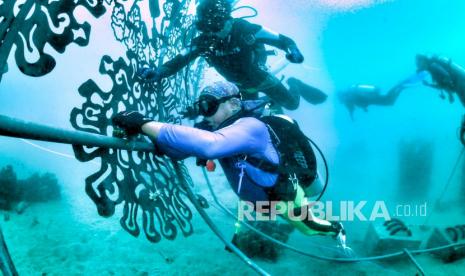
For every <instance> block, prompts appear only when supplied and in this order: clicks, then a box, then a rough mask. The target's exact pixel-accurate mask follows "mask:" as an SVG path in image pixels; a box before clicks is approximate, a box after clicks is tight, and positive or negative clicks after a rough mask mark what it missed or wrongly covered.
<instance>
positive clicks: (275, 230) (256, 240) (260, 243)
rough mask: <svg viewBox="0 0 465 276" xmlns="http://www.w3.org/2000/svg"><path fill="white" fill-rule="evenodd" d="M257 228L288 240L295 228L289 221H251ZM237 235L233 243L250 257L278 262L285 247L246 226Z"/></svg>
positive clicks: (272, 235)
mask: <svg viewBox="0 0 465 276" xmlns="http://www.w3.org/2000/svg"><path fill="white" fill-rule="evenodd" d="M249 224H250V225H251V226H253V227H255V228H256V229H257V230H259V231H261V232H263V233H265V234H267V235H269V236H271V237H273V238H275V239H277V240H279V241H282V242H287V240H288V239H289V235H290V233H291V232H292V231H293V230H294V229H293V227H292V226H290V225H289V224H287V223H279V222H277V221H259V222H258V221H257V222H249ZM242 227H243V228H241V231H240V232H239V233H238V234H236V235H235V238H234V240H233V243H234V244H235V245H236V246H237V247H238V248H239V249H240V250H241V251H242V252H244V254H246V255H247V256H248V257H249V258H260V259H263V260H268V261H271V262H277V261H278V258H279V255H280V254H281V252H282V250H283V248H282V247H281V246H279V245H277V244H275V243H274V242H272V241H270V240H268V239H266V238H264V237H262V236H260V235H259V234H257V233H255V232H254V231H252V230H249V229H248V228H245V226H242Z"/></svg>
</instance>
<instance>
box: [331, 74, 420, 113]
mask: <svg viewBox="0 0 465 276" xmlns="http://www.w3.org/2000/svg"><path fill="white" fill-rule="evenodd" d="M424 77H425V73H424V72H418V73H417V74H415V75H413V76H411V77H409V78H407V79H405V80H403V81H401V82H400V83H398V84H397V85H395V86H394V87H392V88H391V89H390V90H389V91H388V92H387V93H386V94H382V93H381V89H380V88H379V87H377V86H374V85H366V84H356V85H352V86H350V87H349V88H348V89H346V90H343V91H340V92H339V93H338V95H337V96H338V98H339V100H340V101H341V102H342V103H343V104H344V105H345V106H346V107H347V109H348V110H349V113H350V117H351V119H352V120H354V111H355V109H356V108H357V107H358V108H360V109H363V110H364V111H365V112H367V111H368V106H369V105H380V106H392V105H394V104H395V102H396V101H397V98H398V97H399V95H400V93H401V92H402V91H403V90H404V89H406V88H408V87H410V86H413V85H415V84H417V83H419V82H420V81H422V80H423V79H424Z"/></svg>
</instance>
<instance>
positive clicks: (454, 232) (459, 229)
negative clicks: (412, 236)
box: [426, 225, 465, 263]
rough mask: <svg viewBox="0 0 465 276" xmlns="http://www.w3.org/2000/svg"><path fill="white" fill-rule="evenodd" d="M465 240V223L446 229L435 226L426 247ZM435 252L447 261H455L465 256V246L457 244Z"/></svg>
mask: <svg viewBox="0 0 465 276" xmlns="http://www.w3.org/2000/svg"><path fill="white" fill-rule="evenodd" d="M456 242H465V225H456V226H453V227H447V228H444V229H439V228H435V229H434V230H433V232H432V233H431V235H430V237H429V238H428V240H427V241H426V248H433V247H438V246H444V245H449V244H453V243H456ZM433 254H434V255H435V256H436V257H438V258H440V259H442V261H444V262H446V263H450V262H454V261H457V260H459V259H462V258H464V257H465V246H463V245H462V246H455V247H450V248H447V249H444V250H438V251H434V252H433Z"/></svg>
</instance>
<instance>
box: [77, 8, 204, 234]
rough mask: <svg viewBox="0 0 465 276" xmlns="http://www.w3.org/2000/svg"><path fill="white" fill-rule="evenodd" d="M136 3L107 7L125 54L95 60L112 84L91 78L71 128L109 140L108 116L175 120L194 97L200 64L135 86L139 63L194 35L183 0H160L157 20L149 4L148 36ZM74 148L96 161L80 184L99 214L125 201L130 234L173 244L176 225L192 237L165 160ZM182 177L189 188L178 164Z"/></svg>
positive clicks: (167, 53)
mask: <svg viewBox="0 0 465 276" xmlns="http://www.w3.org/2000/svg"><path fill="white" fill-rule="evenodd" d="M126 4H127V3H126ZM139 4H140V2H138V1H134V2H133V4H132V6H131V8H130V9H129V11H126V9H125V6H127V5H123V4H121V3H119V2H115V3H114V5H113V11H112V17H111V18H112V22H111V27H112V29H113V33H114V36H115V39H116V40H118V41H120V42H121V43H123V44H124V45H125V46H126V49H127V52H126V57H125V58H124V59H123V58H119V59H117V60H113V59H112V58H111V57H109V56H104V57H103V58H102V59H101V63H100V73H101V74H104V75H107V76H108V77H110V78H111V81H112V84H113V86H112V88H111V90H110V91H104V90H103V89H101V88H99V86H98V84H97V83H96V82H95V81H93V80H88V81H86V82H85V83H83V84H82V85H81V86H80V87H79V93H80V95H81V96H82V97H84V98H85V102H84V104H83V105H82V106H81V107H79V108H74V109H73V110H72V112H71V123H72V125H73V127H74V128H76V129H79V130H85V131H90V132H93V133H98V134H104V135H111V134H112V131H113V128H112V127H111V122H110V119H111V117H112V115H114V114H116V113H117V112H119V111H122V110H137V111H139V112H142V113H144V114H145V115H146V116H149V117H152V118H154V119H155V120H158V121H164V122H171V123H180V122H181V117H180V115H179V111H181V110H182V109H184V108H185V107H186V106H187V105H189V104H190V103H191V101H192V99H193V98H194V97H195V95H194V94H195V93H194V91H195V89H194V88H195V87H196V86H197V85H198V83H199V80H200V77H199V76H200V75H201V74H199V72H200V71H201V70H202V69H203V64H202V63H197V64H194V66H191V67H190V68H187V69H185V70H184V71H183V72H180V73H179V74H178V75H176V76H174V77H173V78H171V79H168V80H166V81H165V82H162V83H157V84H156V83H144V82H141V81H140V80H139V78H138V77H137V74H136V73H137V69H138V68H140V67H142V65H143V64H147V63H148V64H150V65H152V66H155V65H157V64H160V63H162V62H163V60H164V58H165V57H166V58H171V57H173V56H174V55H176V54H177V53H179V51H181V49H182V48H184V47H186V46H187V45H188V43H189V41H190V39H191V38H192V37H193V35H194V34H195V30H194V29H193V28H192V21H193V17H192V15H188V14H187V10H188V7H189V4H190V1H189V0H183V1H177V0H167V1H166V2H164V4H163V6H162V8H163V9H162V11H163V15H164V16H163V17H162V18H158V19H157V17H158V16H160V14H161V11H160V9H159V3H158V1H149V7H150V12H151V15H152V23H153V28H152V31H151V36H149V33H148V31H147V25H146V23H145V22H143V21H142V19H141V11H140V7H139ZM156 23H159V24H156ZM157 26H159V27H157ZM126 60H128V61H129V62H127V61H126ZM74 149H75V154H76V157H77V158H78V159H79V160H81V161H90V160H94V159H96V158H100V160H101V167H100V170H99V171H97V172H96V173H94V174H92V175H91V176H89V177H87V179H86V192H87V194H88V195H89V196H90V198H91V199H92V200H93V201H94V202H95V204H96V205H97V210H98V212H99V214H100V215H102V216H111V215H113V214H114V212H115V207H116V205H118V204H124V205H123V217H122V218H121V220H120V222H121V225H122V226H123V228H124V229H125V230H127V231H128V232H129V233H131V234H132V235H134V236H137V235H139V234H140V228H141V227H142V229H143V230H144V232H145V235H146V237H147V239H148V240H150V241H152V242H158V241H160V240H161V238H162V237H165V238H167V239H175V238H176V236H177V232H178V228H179V229H180V230H181V232H182V234H183V235H185V236H187V235H189V234H191V233H192V231H193V230H192V225H191V218H192V212H191V210H190V209H189V207H188V206H187V204H186V203H185V202H184V199H185V197H183V195H185V190H184V189H183V186H182V185H179V183H180V180H179V177H178V175H177V174H176V171H175V170H174V169H173V166H172V163H171V162H170V161H169V160H168V159H166V158H163V157H159V156H156V155H155V154H152V153H141V152H140V153H136V152H130V151H119V150H111V149H110V150H108V149H100V148H91V149H87V148H83V147H74ZM182 174H183V178H184V179H185V180H186V181H187V182H188V183H190V185H192V180H191V178H190V177H189V174H188V172H187V170H186V168H185V167H182ZM197 197H198V198H200V196H197ZM141 222H142V226H140V223H141Z"/></svg>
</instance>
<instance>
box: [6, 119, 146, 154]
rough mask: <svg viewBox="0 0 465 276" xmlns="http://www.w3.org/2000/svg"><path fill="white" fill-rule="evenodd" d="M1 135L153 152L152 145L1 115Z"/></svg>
mask: <svg viewBox="0 0 465 276" xmlns="http://www.w3.org/2000/svg"><path fill="white" fill-rule="evenodd" d="M0 135H3V136H10V137H17V138H25V139H32V140H39V141H47V142H55V143H63V144H70V145H80V146H89V147H100V148H115V149H121V150H132V151H145V152H152V151H154V150H155V146H154V145H153V144H152V143H147V142H137V141H128V140H126V139H119V138H114V137H109V136H105V135H101V134H94V133H89V132H85V131H79V130H65V129H60V128H56V127H51V126H46V125H41V124H37V123H32V122H26V121H23V120H19V119H14V118H10V117H8V116H4V115H0Z"/></svg>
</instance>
